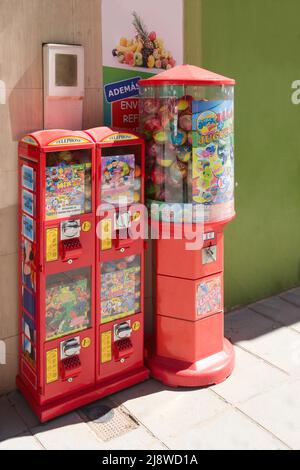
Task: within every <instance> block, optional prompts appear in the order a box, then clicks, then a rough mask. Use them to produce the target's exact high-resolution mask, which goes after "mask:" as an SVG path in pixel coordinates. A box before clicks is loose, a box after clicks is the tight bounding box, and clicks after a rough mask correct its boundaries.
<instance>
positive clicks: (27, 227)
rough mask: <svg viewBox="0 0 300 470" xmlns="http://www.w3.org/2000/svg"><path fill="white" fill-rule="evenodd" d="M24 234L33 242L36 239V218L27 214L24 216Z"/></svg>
mask: <svg viewBox="0 0 300 470" xmlns="http://www.w3.org/2000/svg"><path fill="white" fill-rule="evenodd" d="M22 234H23V235H24V237H26V238H28V239H29V240H30V241H32V242H33V241H34V240H35V229H34V220H33V219H32V218H31V217H28V216H27V215H23V216H22Z"/></svg>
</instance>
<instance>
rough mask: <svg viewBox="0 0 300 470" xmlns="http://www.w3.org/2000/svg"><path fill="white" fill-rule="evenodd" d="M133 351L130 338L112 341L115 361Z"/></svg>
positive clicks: (124, 357)
mask: <svg viewBox="0 0 300 470" xmlns="http://www.w3.org/2000/svg"><path fill="white" fill-rule="evenodd" d="M132 352H133V345H132V341H131V339H130V338H124V339H120V340H119V341H116V342H115V343H114V358H115V361H119V360H120V359H126V358H127V357H129V356H130V355H131V354H132Z"/></svg>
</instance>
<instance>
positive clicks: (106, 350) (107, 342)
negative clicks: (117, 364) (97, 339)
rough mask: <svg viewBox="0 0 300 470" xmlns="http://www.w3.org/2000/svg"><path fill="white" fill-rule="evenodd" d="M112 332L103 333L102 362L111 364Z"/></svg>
mask: <svg viewBox="0 0 300 470" xmlns="http://www.w3.org/2000/svg"><path fill="white" fill-rule="evenodd" d="M111 336H112V335H111V331H104V333H101V362H102V363H104V362H109V361H111V359H112V354H111Z"/></svg>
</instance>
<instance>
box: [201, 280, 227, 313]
mask: <svg viewBox="0 0 300 470" xmlns="http://www.w3.org/2000/svg"><path fill="white" fill-rule="evenodd" d="M196 309H197V315H199V316H200V315H206V314H208V313H210V314H212V313H217V312H219V311H220V310H222V291H221V277H220V276H218V277H214V278H210V279H206V280H203V281H201V282H200V284H198V287H197V295H196Z"/></svg>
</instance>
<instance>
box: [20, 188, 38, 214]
mask: <svg viewBox="0 0 300 470" xmlns="http://www.w3.org/2000/svg"><path fill="white" fill-rule="evenodd" d="M22 210H23V212H26V213H27V214H29V215H32V216H34V215H35V207H34V195H33V194H32V193H30V192H29V191H26V189H23V190H22Z"/></svg>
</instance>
